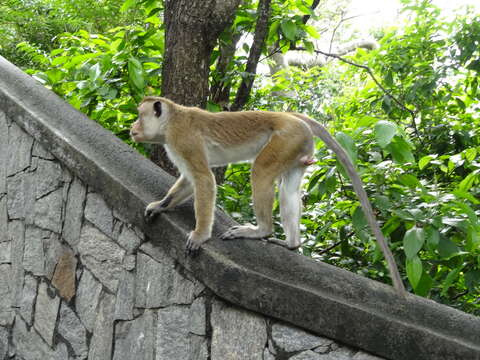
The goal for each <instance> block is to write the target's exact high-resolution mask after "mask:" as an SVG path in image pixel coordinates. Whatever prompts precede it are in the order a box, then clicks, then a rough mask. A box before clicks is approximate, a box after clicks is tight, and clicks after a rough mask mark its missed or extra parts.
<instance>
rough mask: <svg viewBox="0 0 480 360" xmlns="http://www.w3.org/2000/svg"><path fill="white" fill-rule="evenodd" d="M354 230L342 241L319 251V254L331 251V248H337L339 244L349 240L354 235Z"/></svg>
mask: <svg viewBox="0 0 480 360" xmlns="http://www.w3.org/2000/svg"><path fill="white" fill-rule="evenodd" d="M353 234H354V232H353V231H352V232H351V233H348V234H347V235H346V236H345V237H344V238H343V239H342V240H340V241H337V242H336V243H335V244H333V245H330V246H329V247H327V248H326V249H323V250H322V251H320V252H318V253H317V255H323V254H325V253H327V252H329V251H330V250H332V249H334V248H336V247H337V246H338V245H340V244H342V243H343V242H345V241H347V240H348V239H350V238H351V237H352V236H353Z"/></svg>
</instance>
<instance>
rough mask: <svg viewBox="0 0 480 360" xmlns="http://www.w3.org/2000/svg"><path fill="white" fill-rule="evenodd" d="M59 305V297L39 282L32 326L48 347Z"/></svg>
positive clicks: (50, 342) (51, 338)
mask: <svg viewBox="0 0 480 360" xmlns="http://www.w3.org/2000/svg"><path fill="white" fill-rule="evenodd" d="M50 294H51V295H50ZM59 306H60V298H59V297H58V296H55V294H54V293H53V291H51V290H50V289H49V288H48V285H47V284H46V283H44V282H42V283H40V285H39V287H38V296H37V303H36V304H35V320H34V322H33V327H34V328H35V329H36V330H37V331H38V333H39V334H40V336H41V337H42V338H43V339H44V340H45V341H46V342H47V344H48V345H50V347H51V346H52V345H53V332H54V330H55V324H56V323H57V316H58V309H59Z"/></svg>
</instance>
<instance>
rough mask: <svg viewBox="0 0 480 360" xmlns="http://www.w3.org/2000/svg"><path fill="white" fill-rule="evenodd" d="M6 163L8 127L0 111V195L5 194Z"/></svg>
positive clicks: (3, 114)
mask: <svg viewBox="0 0 480 360" xmlns="http://www.w3.org/2000/svg"><path fill="white" fill-rule="evenodd" d="M7 163H8V126H7V119H6V117H5V113H4V112H3V111H0V195H1V194H5V193H6V192H7ZM0 220H1V218H0Z"/></svg>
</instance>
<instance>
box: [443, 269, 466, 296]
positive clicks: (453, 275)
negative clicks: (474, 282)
mask: <svg viewBox="0 0 480 360" xmlns="http://www.w3.org/2000/svg"><path fill="white" fill-rule="evenodd" d="M460 271H462V268H461V267H459V268H456V269H453V270H452V271H450V272H449V273H448V275H447V277H446V278H445V281H444V282H443V289H442V292H441V295H442V296H445V295H447V291H448V289H450V287H451V286H452V284H453V282H454V281H455V279H456V278H457V277H458V274H460Z"/></svg>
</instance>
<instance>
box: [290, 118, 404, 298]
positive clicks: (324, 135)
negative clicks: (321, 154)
mask: <svg viewBox="0 0 480 360" xmlns="http://www.w3.org/2000/svg"><path fill="white" fill-rule="evenodd" d="M295 116H297V117H298V118H300V119H302V120H303V121H305V122H306V123H307V124H308V125H309V126H310V128H311V129H312V132H313V134H314V135H315V136H317V137H319V138H320V139H321V140H322V141H323V142H324V143H325V144H326V145H327V146H328V147H329V148H330V149H331V150H332V151H333V152H334V153H335V154H336V155H337V157H338V159H339V160H340V162H341V163H342V165H343V167H344V168H345V170H346V171H347V173H348V176H349V177H350V179H351V181H352V185H353V189H354V190H355V192H356V193H357V196H358V197H359V199H360V204H361V206H362V209H363V211H364V213H365V216H366V218H367V221H368V224H369V225H370V228H371V229H372V232H373V234H374V235H375V238H376V239H377V242H378V245H380V248H381V249H382V252H383V256H384V257H385V260H386V261H387V265H388V269H389V271H390V277H391V279H392V282H393V286H394V287H395V289H396V290H397V292H398V293H400V294H404V293H405V292H406V291H405V287H404V285H403V282H402V279H401V277H400V273H399V272H398V267H397V264H396V262H395V259H394V257H393V255H392V252H391V251H390V248H389V247H388V245H387V242H386V240H385V237H384V236H383V233H382V231H381V230H380V227H379V226H378V222H377V220H376V218H375V215H374V213H373V209H372V205H371V204H370V200H368V196H367V193H366V191H365V189H364V187H363V183H362V180H361V179H360V177H359V176H358V173H357V172H356V171H355V167H354V166H353V164H352V162H351V161H350V158H349V157H348V155H347V153H346V152H345V150H344V149H343V148H342V147H341V145H340V144H339V143H338V142H337V140H335V139H334V138H333V136H332V135H330V133H329V132H328V130H327V129H326V128H325V127H324V126H322V125H321V124H319V123H318V122H316V121H315V120H313V119H310V118H309V117H308V116H305V115H303V114H295Z"/></svg>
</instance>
